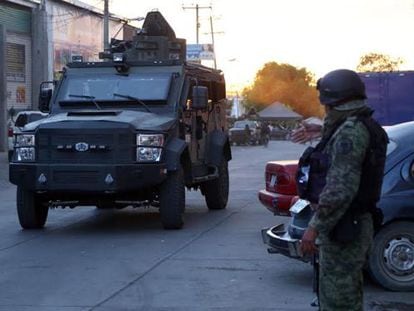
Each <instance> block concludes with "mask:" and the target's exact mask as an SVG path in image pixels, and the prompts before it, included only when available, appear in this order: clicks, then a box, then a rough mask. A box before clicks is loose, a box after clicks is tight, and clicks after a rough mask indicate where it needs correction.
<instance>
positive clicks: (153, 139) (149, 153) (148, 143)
mask: <svg viewBox="0 0 414 311" xmlns="http://www.w3.org/2000/svg"><path fill="white" fill-rule="evenodd" d="M163 144H164V135H163V134H138V135H137V152H136V159H137V161H138V162H159V161H160V160H161V153H162V146H163Z"/></svg>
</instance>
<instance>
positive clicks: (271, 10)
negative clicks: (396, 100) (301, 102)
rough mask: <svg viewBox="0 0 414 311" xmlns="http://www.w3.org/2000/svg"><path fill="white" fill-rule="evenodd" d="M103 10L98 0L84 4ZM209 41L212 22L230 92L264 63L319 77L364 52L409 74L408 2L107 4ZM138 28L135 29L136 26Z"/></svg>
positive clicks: (413, 59) (413, 10)
mask: <svg viewBox="0 0 414 311" xmlns="http://www.w3.org/2000/svg"><path fill="white" fill-rule="evenodd" d="M84 2H88V3H89V4H92V5H95V6H98V7H102V2H103V1H101V0H89V1H84ZM197 3H198V5H199V6H200V7H209V6H211V7H212V9H200V10H199V17H200V20H199V21H200V29H199V43H211V39H212V38H211V33H210V30H211V29H210V16H212V18H213V30H214V32H217V33H216V34H215V36H214V39H215V50H216V57H217V67H218V68H219V69H222V70H223V72H224V73H225V77H226V81H227V85H228V88H230V89H241V88H242V87H243V86H244V85H246V84H249V83H251V82H252V81H253V80H254V77H255V74H256V72H257V71H258V70H259V69H260V68H261V67H262V66H263V65H264V64H265V63H266V62H269V61H276V62H279V63H288V64H291V65H293V66H295V67H298V68H301V67H306V68H307V69H308V70H309V71H310V72H312V73H314V74H315V75H316V77H319V76H321V75H323V74H325V73H326V72H328V71H330V70H333V69H337V68H349V69H355V68H356V66H357V64H358V62H359V58H360V57H361V56H362V55H364V54H366V53H369V52H376V53H383V54H387V55H389V56H391V57H393V58H397V57H400V58H401V59H402V60H403V61H404V63H403V65H401V67H400V69H402V70H414V36H413V33H414V0H311V1H310V0H255V1H248V0H246V1H240V0H213V1H202V0H200V1H198V2H194V1H185V0H150V1H138V0H110V11H111V12H113V13H116V14H119V15H122V16H125V17H129V18H135V17H139V16H145V15H146V13H147V12H148V11H151V10H153V9H158V10H159V11H160V12H161V13H162V14H163V15H164V17H165V18H166V19H167V21H168V22H169V23H170V25H171V26H172V27H173V28H174V30H175V33H176V35H177V37H180V38H185V39H187V43H195V42H196V23H195V20H196V12H195V10H194V9H183V7H192V6H195V4H197ZM136 26H140V24H136Z"/></svg>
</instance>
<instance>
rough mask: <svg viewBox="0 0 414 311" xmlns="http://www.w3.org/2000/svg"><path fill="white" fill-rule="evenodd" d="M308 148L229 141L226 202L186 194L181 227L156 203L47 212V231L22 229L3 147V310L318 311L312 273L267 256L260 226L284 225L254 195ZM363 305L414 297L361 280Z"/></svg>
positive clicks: (408, 302) (395, 306) (393, 310)
mask: <svg viewBox="0 0 414 311" xmlns="http://www.w3.org/2000/svg"><path fill="white" fill-rule="evenodd" d="M303 149H304V146H301V145H295V144H292V143H290V142H285V141H271V142H270V144H269V147H268V148H264V147H262V146H254V147H233V160H232V161H231V162H230V176H231V189H230V201H229V205H228V208H227V209H226V210H223V211H208V210H207V208H206V207H205V204H204V199H203V197H202V196H201V194H199V193H198V192H187V211H186V219H185V227H184V229H183V230H179V231H165V230H163V229H162V228H161V224H160V220H159V215H158V213H157V211H156V210H155V209H132V208H127V209H123V210H105V211H100V210H97V209H96V208H94V207H90V208H89V207H88V208H76V209H73V210H70V209H65V210H61V209H58V210H51V211H50V212H49V218H48V221H47V223H46V227H45V229H44V230H38V231H36V230H35V231H23V230H21V229H20V226H19V224H18V221H17V215H16V211H15V187H14V186H13V185H11V184H9V183H8V182H7V178H8V172H7V170H8V167H7V163H6V153H0V186H1V190H0V267H1V269H0V310H1V311H3V310H4V311H6V310H7V311H9V310H18V311H29V310H30V311H35V310H36V311H37V310H39V311H40V310H42V311H49V310H50V311H52V310H53V311H58V310H65V311H81V310H82V311H83V310H97V311H98V310H99V311H109V310H145V311H147V310H148V311H151V310H159V311H161V310H163V311H164V310H165V311H170V310H237V311H242V310H275V311H279V310H280V311H293V310H295V311H306V310H316V309H315V308H311V307H310V306H309V302H310V301H311V300H312V298H313V293H312V290H311V284H312V269H311V266H310V265H309V264H305V263H301V262H296V261H294V260H291V259H288V258H284V257H282V256H279V255H270V254H268V253H267V252H266V247H265V246H264V245H263V243H262V241H261V236H260V229H261V228H263V227H266V226H270V225H274V224H276V223H278V222H282V221H283V222H285V221H286V218H283V217H275V216H273V215H272V214H271V213H270V212H269V211H267V210H266V209H265V208H264V207H263V206H262V205H261V204H260V202H259V201H258V200H257V191H258V190H259V189H261V188H262V187H263V186H264V179H263V175H264V166H265V163H266V161H269V160H276V159H279V160H281V159H294V158H297V157H298V155H299V154H300V153H301V152H302V151H303ZM365 294H366V310H369V311H408V310H414V295H413V294H412V293H394V292H388V291H385V290H383V289H382V288H380V287H378V286H376V285H374V284H372V283H371V282H370V281H369V280H367V281H366V291H365Z"/></svg>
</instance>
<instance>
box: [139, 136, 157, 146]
mask: <svg viewBox="0 0 414 311" xmlns="http://www.w3.org/2000/svg"><path fill="white" fill-rule="evenodd" d="M163 143H164V135H163V134H138V135H137V145H138V146H154V147H162V145H163Z"/></svg>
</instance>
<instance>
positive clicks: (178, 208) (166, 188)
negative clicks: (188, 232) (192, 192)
mask: <svg viewBox="0 0 414 311" xmlns="http://www.w3.org/2000/svg"><path fill="white" fill-rule="evenodd" d="M159 199H160V216H161V222H162V225H163V227H164V229H181V228H182V226H183V224H184V221H183V216H184V210H185V185H184V172H183V170H182V168H180V169H178V170H177V171H175V172H170V173H169V174H168V177H167V179H166V180H165V181H164V182H163V183H162V185H161V188H160V195H159Z"/></svg>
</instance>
